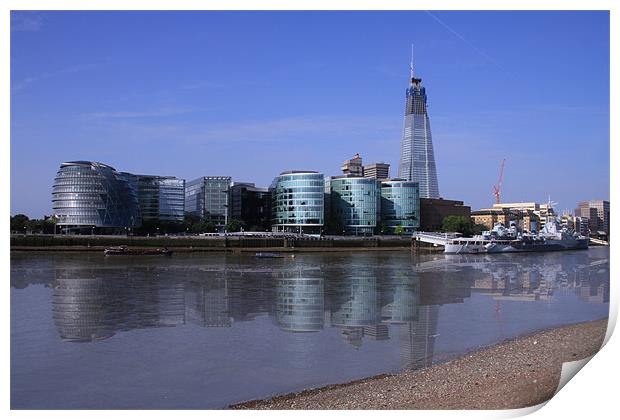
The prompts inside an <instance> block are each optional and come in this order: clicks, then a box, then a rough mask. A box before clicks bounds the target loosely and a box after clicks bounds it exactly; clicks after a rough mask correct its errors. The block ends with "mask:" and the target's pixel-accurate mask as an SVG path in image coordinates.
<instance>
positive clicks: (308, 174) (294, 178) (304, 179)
mask: <svg viewBox="0 0 620 420" xmlns="http://www.w3.org/2000/svg"><path fill="white" fill-rule="evenodd" d="M270 190H271V192H272V217H273V223H272V229H273V230H274V231H284V232H296V233H310V234H319V233H321V232H322V231H323V225H324V221H325V218H324V215H325V213H324V211H325V209H324V194H325V179H324V177H323V174H321V173H317V172H312V171H288V172H282V173H281V174H280V175H279V176H277V177H276V178H275V179H274V180H273V183H272V184H271V187H270Z"/></svg>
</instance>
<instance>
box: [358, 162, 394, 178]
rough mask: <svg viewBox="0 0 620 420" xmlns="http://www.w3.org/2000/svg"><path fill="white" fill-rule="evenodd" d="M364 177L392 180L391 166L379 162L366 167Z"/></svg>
mask: <svg viewBox="0 0 620 420" xmlns="http://www.w3.org/2000/svg"><path fill="white" fill-rule="evenodd" d="M363 172H364V177H365V178H375V179H381V180H383V179H389V178H390V164H389V163H383V162H377V163H371V164H369V165H365V166H364V171H363Z"/></svg>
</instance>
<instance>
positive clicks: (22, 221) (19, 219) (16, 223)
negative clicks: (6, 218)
mask: <svg viewBox="0 0 620 420" xmlns="http://www.w3.org/2000/svg"><path fill="white" fill-rule="evenodd" d="M29 220H30V219H29V218H28V216H26V215H25V214H16V215H15V216H11V231H12V232H20V233H24V228H25V227H27V226H26V223H27V222H28V221H29Z"/></svg>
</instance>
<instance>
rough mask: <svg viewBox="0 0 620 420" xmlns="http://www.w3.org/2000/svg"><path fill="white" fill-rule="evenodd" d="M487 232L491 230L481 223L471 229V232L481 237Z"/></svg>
mask: <svg viewBox="0 0 620 420" xmlns="http://www.w3.org/2000/svg"><path fill="white" fill-rule="evenodd" d="M485 230H489V228H488V227H487V226H486V225H482V224H479V223H476V224H474V225H473V226H472V227H471V232H472V234H474V235H481V234H482V232H484V231H485Z"/></svg>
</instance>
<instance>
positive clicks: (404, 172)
mask: <svg viewBox="0 0 620 420" xmlns="http://www.w3.org/2000/svg"><path fill="white" fill-rule="evenodd" d="M398 177H399V178H402V179H405V180H407V181H415V182H417V183H418V184H419V186H420V197H422V198H439V184H438V183H437V168H436V167H435V153H434V152H433V140H432V137H431V125H430V121H429V119H428V112H427V105H426V89H425V88H424V87H423V86H422V79H416V78H415V77H414V75H413V57H412V59H411V74H410V80H409V87H408V88H407V94H406V104H405V121H404V124H403V136H402V145H401V152H400V164H399V167H398Z"/></svg>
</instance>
